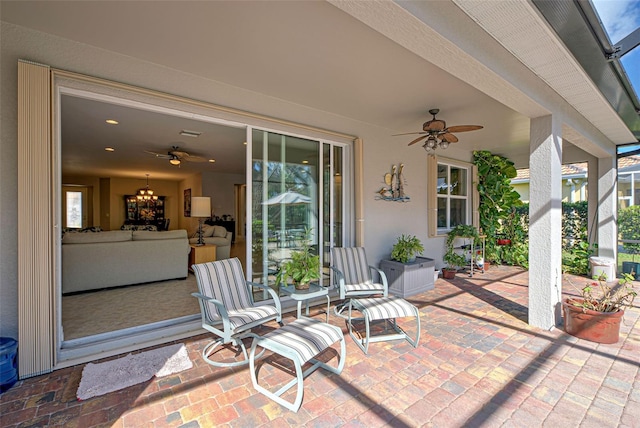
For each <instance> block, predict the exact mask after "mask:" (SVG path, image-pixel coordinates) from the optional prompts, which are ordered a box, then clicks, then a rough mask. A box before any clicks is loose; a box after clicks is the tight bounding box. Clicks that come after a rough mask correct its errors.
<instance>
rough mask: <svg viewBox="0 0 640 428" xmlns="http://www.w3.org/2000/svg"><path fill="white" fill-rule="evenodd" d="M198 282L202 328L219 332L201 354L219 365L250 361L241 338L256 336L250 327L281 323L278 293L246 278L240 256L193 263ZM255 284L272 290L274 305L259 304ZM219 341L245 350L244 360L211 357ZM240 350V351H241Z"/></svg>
mask: <svg viewBox="0 0 640 428" xmlns="http://www.w3.org/2000/svg"><path fill="white" fill-rule="evenodd" d="M192 268H193V272H194V274H195V276H196V281H197V282H198V289H199V290H200V292H199V293H192V296H194V297H196V298H198V302H199V303H200V312H201V315H202V328H204V329H205V330H208V331H210V332H211V333H213V334H214V335H216V336H218V337H217V338H216V339H215V340H213V341H212V342H210V343H209V344H207V345H206V346H205V347H204V349H203V350H202V358H203V359H204V360H205V361H206V362H207V363H209V364H211V365H213V366H216V367H232V366H239V365H243V364H248V363H249V358H248V355H247V349H246V348H245V345H244V343H243V341H242V339H244V338H247V337H255V334H252V333H251V329H252V328H254V327H257V326H259V325H262V324H265V323H267V322H269V321H272V320H275V321H276V322H278V323H279V324H280V325H282V308H281V307H280V299H279V298H278V295H277V294H276V293H275V291H274V290H272V289H271V288H270V287H267V286H264V285H262V284H257V283H255V282H249V281H247V280H245V276H244V271H243V270H242V264H241V263H240V260H238V258H237V257H234V258H231V259H223V260H219V261H215V262H208V263H201V264H194V265H192ZM252 287H258V288H261V289H263V290H266V291H267V292H269V294H270V295H271V296H272V297H273V302H274V304H273V305H260V306H256V305H255V304H254V301H253V294H252V292H251V290H252ZM220 345H231V346H232V347H235V348H236V350H237V349H238V347H239V348H240V349H241V350H242V353H243V355H244V360H242V361H233V362H222V361H214V360H212V359H211V357H212V355H213V353H214V352H215V351H216V348H217V347H218V346H220ZM238 353H239V352H238Z"/></svg>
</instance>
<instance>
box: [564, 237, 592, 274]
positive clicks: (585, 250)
mask: <svg viewBox="0 0 640 428" xmlns="http://www.w3.org/2000/svg"><path fill="white" fill-rule="evenodd" d="M596 248H597V246H595V245H594V246H592V245H589V243H588V242H587V241H579V242H576V243H575V244H574V245H572V246H571V248H563V249H562V271H563V272H566V273H572V274H576V275H588V274H589V257H591V256H592V255H594V254H595V250H596Z"/></svg>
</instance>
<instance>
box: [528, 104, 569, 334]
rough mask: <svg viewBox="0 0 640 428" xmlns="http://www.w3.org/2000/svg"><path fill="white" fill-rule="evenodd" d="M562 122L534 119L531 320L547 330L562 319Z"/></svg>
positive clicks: (532, 147)
mask: <svg viewBox="0 0 640 428" xmlns="http://www.w3.org/2000/svg"><path fill="white" fill-rule="evenodd" d="M561 132H562V124H561V123H560V121H559V120H558V118H557V117H554V116H544V117H539V118H536V119H532V120H531V131H530V138H531V141H530V146H529V149H530V157H529V168H530V174H531V185H530V189H531V193H530V202H529V324H530V325H532V326H534V327H539V328H542V329H545V330H550V329H551V328H553V327H555V326H556V325H557V324H558V323H559V322H560V319H561V314H560V299H561V290H562V288H561V287H562V136H561Z"/></svg>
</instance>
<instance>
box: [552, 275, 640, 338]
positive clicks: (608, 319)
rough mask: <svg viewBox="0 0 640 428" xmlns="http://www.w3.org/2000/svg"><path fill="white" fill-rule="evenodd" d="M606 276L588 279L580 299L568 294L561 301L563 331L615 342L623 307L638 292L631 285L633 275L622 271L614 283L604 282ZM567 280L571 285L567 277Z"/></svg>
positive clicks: (630, 303) (629, 304) (631, 301)
mask: <svg viewBox="0 0 640 428" xmlns="http://www.w3.org/2000/svg"><path fill="white" fill-rule="evenodd" d="M606 279H607V278H606V276H600V277H599V278H597V279H594V280H592V281H590V282H589V283H588V284H587V285H586V286H585V287H583V288H582V289H580V293H581V297H580V298H578V297H568V298H566V299H564V300H563V302H562V312H563V315H564V329H565V331H566V332H567V333H569V334H570V335H572V336H576V337H578V338H580V339H586V340H590V341H592V342H597V343H616V342H617V341H618V339H619V336H620V321H621V320H622V317H623V316H624V308H625V307H631V305H632V304H633V300H634V299H635V297H636V296H637V295H638V293H637V292H636V291H635V290H634V288H633V277H632V276H631V275H629V274H624V276H623V278H622V279H621V280H620V281H619V282H618V284H615V285H610V284H608V283H607V281H606ZM567 280H568V278H567ZM568 282H569V283H570V284H572V285H573V283H572V282H571V281H570V280H568ZM574 287H575V286H574Z"/></svg>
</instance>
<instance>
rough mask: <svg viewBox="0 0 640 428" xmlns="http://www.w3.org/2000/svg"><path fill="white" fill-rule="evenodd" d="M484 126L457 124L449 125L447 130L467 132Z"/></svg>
mask: <svg viewBox="0 0 640 428" xmlns="http://www.w3.org/2000/svg"><path fill="white" fill-rule="evenodd" d="M482 128H484V126H480V125H457V126H450V127H449V128H447V132H467V131H477V130H478V129H482Z"/></svg>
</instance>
